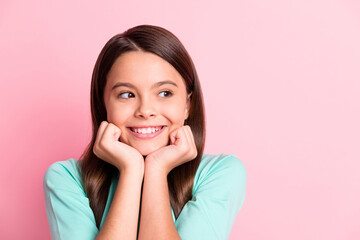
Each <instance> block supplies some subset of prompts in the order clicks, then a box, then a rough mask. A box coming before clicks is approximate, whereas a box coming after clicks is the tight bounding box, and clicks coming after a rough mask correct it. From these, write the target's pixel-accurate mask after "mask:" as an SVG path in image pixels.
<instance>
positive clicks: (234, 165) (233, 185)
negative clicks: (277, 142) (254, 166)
mask: <svg viewBox="0 0 360 240" xmlns="http://www.w3.org/2000/svg"><path fill="white" fill-rule="evenodd" d="M246 181H247V174H246V169H245V166H244V164H243V163H242V161H240V160H239V159H238V158H237V157H236V156H235V155H225V154H220V155H208V154H204V155H203V157H202V160H201V162H200V165H199V168H198V170H197V172H196V174H195V179H194V186H193V195H194V196H200V195H201V196H204V197H207V198H209V199H217V201H229V200H230V201H232V202H234V203H235V204H236V207H235V208H236V209H237V210H239V209H240V208H241V206H242V204H243V202H244V198H245V191H246Z"/></svg>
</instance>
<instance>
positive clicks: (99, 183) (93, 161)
mask: <svg viewBox="0 0 360 240" xmlns="http://www.w3.org/2000/svg"><path fill="white" fill-rule="evenodd" d="M129 51H145V52H150V53H153V54H156V55H158V56H159V57H161V58H163V59H164V60H166V61H167V62H168V63H170V64H171V65H172V66H173V67H174V68H175V69H176V70H177V71H178V72H179V73H180V75H181V76H182V78H183V79H184V81H185V85H186V90H187V92H188V93H192V94H191V99H190V112H189V117H188V119H187V120H185V125H189V126H190V128H191V130H192V132H193V135H194V140H195V145H196V149H197V152H198V155H197V157H196V158H195V159H194V160H192V161H189V162H186V163H184V164H182V165H180V166H178V167H176V168H174V169H173V170H172V171H171V172H170V173H169V174H168V176H167V179H168V186H169V194H170V202H171V206H172V208H173V210H174V214H175V217H176V218H177V217H178V216H179V214H180V212H181V210H182V208H183V207H184V205H185V204H186V202H187V201H189V200H191V198H192V188H193V183H194V177H195V173H196V170H197V168H198V166H199V164H200V161H201V157H202V153H203V149H204V144H205V113H204V104H203V97H202V92H201V87H200V82H199V79H198V76H197V73H196V69H195V66H194V64H193V62H192V60H191V58H190V56H189V54H188V53H187V51H186V49H185V48H184V46H183V45H182V43H181V42H180V41H179V39H178V38H177V37H176V36H175V35H173V34H172V33H171V32H169V31H168V30H166V29H164V28H161V27H157V26H152V25H140V26H136V27H134V28H131V29H128V30H127V31H125V32H124V33H122V34H118V35H115V36H114V37H112V38H111V39H110V40H109V41H108V42H107V43H106V44H105V46H104V48H103V49H102V51H101V52H100V55H99V57H98V59H97V61H96V64H95V67H94V71H93V75H92V81H91V116H92V139H91V141H90V143H89V145H88V147H87V149H86V150H85V152H84V153H83V155H82V157H81V161H80V162H81V163H80V168H81V175H82V181H83V185H84V188H85V191H86V194H87V196H88V198H89V202H90V207H91V209H92V211H93V212H94V216H95V220H96V225H97V227H99V226H100V223H101V219H102V216H103V213H104V209H105V205H106V201H107V198H108V194H109V189H110V185H111V182H112V180H113V178H114V177H115V176H116V175H117V169H116V168H115V167H114V166H112V165H110V164H109V163H107V162H105V161H103V160H101V159H100V158H98V157H97V156H96V155H95V154H94V153H93V147H94V143H95V140H96V133H97V130H98V128H99V126H100V123H101V122H102V121H106V120H107V114H106V108H105V104H104V89H105V85H106V80H107V74H108V72H109V71H110V69H111V67H112V65H113V64H114V62H115V60H116V59H117V58H118V57H119V56H120V55H121V54H123V53H125V52H129ZM120 174H121V173H120Z"/></svg>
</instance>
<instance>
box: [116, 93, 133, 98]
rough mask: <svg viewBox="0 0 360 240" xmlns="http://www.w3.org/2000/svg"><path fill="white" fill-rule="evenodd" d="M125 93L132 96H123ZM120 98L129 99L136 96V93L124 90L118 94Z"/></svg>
mask: <svg viewBox="0 0 360 240" xmlns="http://www.w3.org/2000/svg"><path fill="white" fill-rule="evenodd" d="M124 94H128V95H130V94H131V95H132V96H131V97H129V96H128V97H122V96H123V95H124ZM117 97H118V98H124V99H129V98H132V97H135V95H134V94H133V93H132V92H122V93H119V95H118V96H117Z"/></svg>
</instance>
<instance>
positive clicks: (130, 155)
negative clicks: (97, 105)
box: [93, 121, 144, 171]
mask: <svg viewBox="0 0 360 240" xmlns="http://www.w3.org/2000/svg"><path fill="white" fill-rule="evenodd" d="M120 135H121V130H120V128H118V127H117V126H116V125H114V124H112V123H108V122H107V121H103V122H102V123H101V124H100V127H99V129H98V132H97V135H96V141H95V144H94V148H93V152H94V154H95V155H96V156H97V157H99V158H100V159H102V160H104V161H106V162H108V163H110V164H111V165H113V166H115V167H116V168H117V169H118V170H119V171H122V170H128V169H144V158H143V156H142V155H141V154H140V153H139V152H138V151H137V150H136V149H135V148H133V147H131V146H129V145H127V144H125V143H122V142H120V141H119V138H120Z"/></svg>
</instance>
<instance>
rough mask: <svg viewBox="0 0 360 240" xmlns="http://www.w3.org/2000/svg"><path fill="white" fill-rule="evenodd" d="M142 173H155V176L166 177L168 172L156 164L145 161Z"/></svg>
mask: <svg viewBox="0 0 360 240" xmlns="http://www.w3.org/2000/svg"><path fill="white" fill-rule="evenodd" d="M144 171H145V172H146V173H148V174H153V173H155V174H156V175H164V176H167V175H168V173H169V171H168V169H167V168H166V167H164V166H161V165H160V164H158V163H157V162H151V161H145V164H144Z"/></svg>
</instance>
